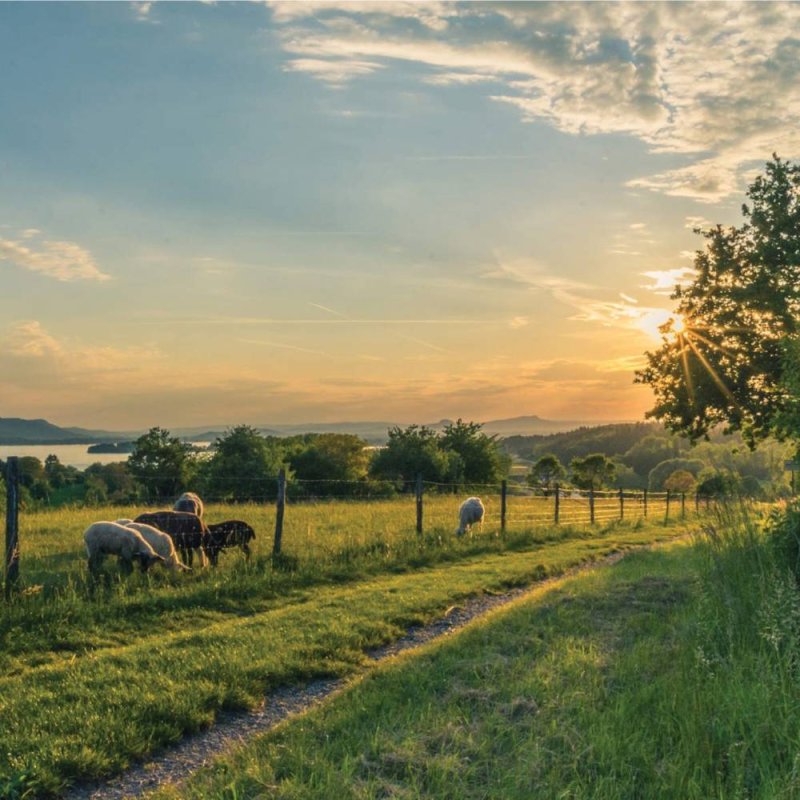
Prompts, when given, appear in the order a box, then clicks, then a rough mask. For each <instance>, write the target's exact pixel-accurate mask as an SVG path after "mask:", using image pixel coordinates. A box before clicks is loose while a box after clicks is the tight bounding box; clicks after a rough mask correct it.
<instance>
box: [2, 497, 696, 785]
mask: <svg viewBox="0 0 800 800" xmlns="http://www.w3.org/2000/svg"><path fill="white" fill-rule="evenodd" d="M359 509H361V510H362V513H363V507H357V506H354V505H352V504H340V505H336V506H335V507H333V508H330V509H328V513H327V514H326V515H325V519H326V521H325V524H331V525H332V526H333V521H334V520H336V521H338V525H339V526H342V529H340V528H339V527H331V529H330V531H329V532H328V534H327V538H325V540H324V542H323V545H324V547H323V545H320V544H319V542H317V541H315V540H314V537H310V538H309V539H308V540H307V544H304V545H302V546H301V544H300V543H301V542H302V541H303V540H302V539H301V538H300V537H299V536H298V535H292V534H290V533H289V532H288V531H290V530H291V529H289V528H287V533H285V542H286V545H287V554H288V556H290V557H291V559H292V561H290V563H293V564H294V568H293V569H289V570H286V569H280V570H279V569H274V568H273V566H272V564H271V561H270V559H269V557H268V552H269V547H270V546H271V542H270V540H269V537H268V536H266V535H264V534H265V530H264V528H265V527H266V523H259V521H258V519H257V514H258V513H265V512H264V510H263V509H261V510H260V511H259V510H258V509H256V508H255V507H253V508H249V507H236V508H220V507H212V508H211V509H210V510H209V517H210V519H211V520H212V521H213V520H215V519H221V518H225V517H226V516H228V517H240V518H244V519H248V520H250V521H253V522H254V523H255V525H256V527H257V530H258V533H259V536H258V538H257V540H256V542H257V545H258V548H259V550H258V551H257V553H256V554H255V556H254V558H253V559H252V560H251V562H250V563H247V562H245V561H244V560H243V559H242V558H241V557H240V556H239V555H235V554H225V555H224V556H223V564H222V566H221V568H220V569H218V570H208V571H205V572H202V573H201V572H197V573H195V574H192V575H190V576H177V577H176V576H170V575H167V574H164V573H158V572H155V571H154V572H153V573H151V574H148V575H146V576H141V575H134V576H132V578H131V579H130V580H126V581H122V580H118V579H113V578H112V579H111V580H110V584H109V586H107V587H101V588H99V589H96V590H95V591H94V592H92V591H91V587H90V585H89V584H88V583H87V582H86V580H85V574H84V570H85V566H84V564H83V559H84V557H83V555H82V553H81V552H80V546H79V543H80V535H81V532H82V530H83V528H84V527H86V525H88V524H89V523H90V522H91V521H94V520H96V519H98V518H99V517H103V516H105V517H112V518H116V517H118V516H125V515H126V514H129V513H130V512H131V511H133V509H113V510H108V509H106V510H102V511H101V512H99V513H98V512H97V511H91V510H88V511H87V510H73V511H72V512H67V511H59V512H49V513H44V514H41V515H26V516H25V517H23V528H22V542H23V548H24V549H23V555H24V559H23V562H22V564H23V570H24V572H23V574H24V575H25V576H26V577H27V576H31V575H34V576H37V577H38V579H39V580H40V581H41V586H42V588H41V590H39V591H35V590H33V591H32V590H31V586H30V584H29V585H28V591H27V593H25V594H23V596H21V597H19V598H18V599H16V600H15V601H14V602H13V603H10V604H7V605H5V606H3V607H2V609H0V636H2V650H1V651H0V674H2V675H3V677H2V678H0V741H2V742H3V745H4V746H3V748H2V749H0V797H1V796H5V797H22V796H46V795H58V794H59V793H61V792H62V791H63V789H64V787H65V786H67V785H69V784H70V783H72V782H74V781H75V780H78V779H82V778H89V777H99V776H104V775H110V774H113V773H115V772H117V771H119V770H121V769H123V768H124V767H125V765H127V764H128V763H129V762H130V760H131V759H134V758H137V757H141V756H144V755H146V754H147V753H149V752H152V751H153V750H154V749H155V748H157V747H159V746H161V745H164V744H167V743H169V742H172V741H175V740H176V739H177V738H179V737H180V736H182V735H184V734H185V733H187V732H190V731H193V730H197V729H199V728H201V727H203V726H206V725H208V724H210V723H211V722H212V721H213V719H214V717H215V715H216V714H217V713H218V712H219V711H220V710H222V709H237V708H245V707H252V706H254V705H255V704H257V703H258V702H259V701H260V699H261V698H262V697H263V694H264V692H265V691H267V690H269V689H270V688H274V687H278V686H282V685H294V684H297V683H299V682H303V681H306V680H309V679H311V678H314V677H317V676H332V675H347V674H352V673H353V672H354V671H357V670H359V669H360V668H361V667H362V665H363V663H364V659H365V657H364V649H365V648H368V647H372V646H376V645H378V644H381V643H384V642H386V641H389V640H391V639H392V638H395V637H396V636H398V635H399V634H400V633H401V632H402V631H403V630H404V629H405V628H406V627H407V626H408V625H409V624H411V623H414V622H421V621H425V620H427V619H430V618H432V617H434V616H437V615H439V614H441V613H442V612H443V611H444V609H446V608H447V607H449V606H450V605H453V604H454V603H457V602H458V601H459V600H460V599H463V598H464V597H466V596H469V595H471V594H475V593H479V592H483V591H499V590H502V589H503V588H505V587H507V586H511V585H520V584H525V583H528V582H530V581H532V580H535V579H537V578H540V577H543V576H545V575H551V574H559V573H560V572H562V571H563V570H565V569H567V568H568V567H570V566H572V565H574V564H578V563H581V562H584V561H587V560H591V559H594V558H598V557H601V556H602V555H604V554H606V553H609V552H614V551H616V550H619V549H621V548H627V547H631V546H634V545H637V544H643V543H646V542H651V541H655V540H659V539H666V538H671V537H674V536H675V535H677V534H679V533H680V532H682V529H681V528H680V527H678V526H670V527H664V526H662V525H652V526H647V525H644V524H641V523H638V524H627V523H626V524H622V525H612V526H608V527H605V528H596V529H588V528H580V529H578V528H569V527H566V526H565V527H562V528H560V529H558V530H556V531H553V530H548V529H532V530H528V531H523V532H518V533H509V534H508V535H506V536H505V537H500V536H495V535H494V532H493V531H491V528H488V526H487V528H488V530H486V531H485V532H484V535H482V536H480V535H476V536H475V537H474V538H471V539H470V538H463V539H457V540H456V539H455V538H453V537H452V534H451V533H449V532H448V531H447V530H445V529H443V528H442V529H439V530H438V531H437V530H436V529H433V530H432V531H431V533H429V534H426V536H423V537H417V536H416V535H415V534H413V533H411V534H410V533H409V532H408V530H407V529H398V530H396V531H393V530H392V529H391V528H388V529H387V530H384V531H381V532H380V536H381V539H380V541H381V542H382V544H381V545H380V546H378V547H376V546H375V541H374V536H375V534H376V533H377V532H375V531H373V532H372V536H373V538H372V539H371V538H370V535H369V533H370V530H372V528H373V527H374V526H375V525H376V524H380V522H379V520H378V521H376V520H377V519H378V518H377V517H372V518H371V519H369V521H368V522H366V523H365V522H363V521H360V520H361V516H360V515H359ZM317 510H318V511H319V509H317ZM389 510H392V509H391V508H390V509H389ZM395 510H396V507H395ZM295 511H296V510H295V509H293V512H295ZM376 513H377V512H376ZM293 517H295V518H296V519H297V518H299V517H300V514H299V512H298V513H293ZM411 523H412V525H413V517H412V520H411ZM320 524H322V523H320ZM320 536H321V534H317V538H319V537H320ZM304 548H305V549H304ZM110 575H113V570H111V572H110ZM28 580H30V578H29V577H28ZM26 793H27V794H26Z"/></svg>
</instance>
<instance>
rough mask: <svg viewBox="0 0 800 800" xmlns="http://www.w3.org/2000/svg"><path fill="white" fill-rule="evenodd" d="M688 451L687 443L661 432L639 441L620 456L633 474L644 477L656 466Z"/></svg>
mask: <svg viewBox="0 0 800 800" xmlns="http://www.w3.org/2000/svg"><path fill="white" fill-rule="evenodd" d="M688 449H689V444H688V442H686V441H685V440H683V439H680V438H678V437H677V436H670V435H669V434H668V433H667V432H666V431H662V432H660V433H659V434H655V433H652V434H648V435H647V436H645V437H643V438H642V439H640V440H639V441H638V442H636V444H634V445H633V446H632V447H631V448H630V449H629V450H628V451H627V452H626V453H625V455H624V456H622V461H623V462H624V463H625V464H627V465H628V466H629V467H631V468H632V469H633V470H634V472H636V473H638V474H639V475H642V476H645V477H646V476H647V475H649V474H650V470H652V469H653V468H654V467H655V466H656V465H658V464H660V463H661V462H662V461H666V460H667V459H669V458H677V457H678V456H680V455H681V454H682V453H684V452H685V451H686V450H688Z"/></svg>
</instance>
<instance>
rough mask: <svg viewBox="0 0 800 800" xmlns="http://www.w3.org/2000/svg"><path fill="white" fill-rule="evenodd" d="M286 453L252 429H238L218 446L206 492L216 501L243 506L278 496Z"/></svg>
mask: <svg viewBox="0 0 800 800" xmlns="http://www.w3.org/2000/svg"><path fill="white" fill-rule="evenodd" d="M282 466H283V451H282V449H281V447H280V446H279V444H278V441H277V440H276V439H274V438H271V439H269V440H268V439H266V438H265V437H264V436H262V435H261V434H260V433H259V432H258V431H257V430H256V429H255V428H252V427H251V426H250V425H238V426H237V427H235V428H231V429H230V430H229V431H226V432H225V434H224V435H223V436H220V437H219V438H218V439H216V441H215V442H214V455H213V456H212V457H211V459H210V460H209V462H208V464H207V465H206V467H205V487H204V488H205V491H206V492H207V493H208V494H209V495H211V496H212V497H214V498H218V499H224V500H233V501H235V502H242V501H247V500H264V499H268V498H269V499H272V498H274V497H275V496H276V494H277V486H278V481H277V478H278V472H279V471H280V469H281V467H282Z"/></svg>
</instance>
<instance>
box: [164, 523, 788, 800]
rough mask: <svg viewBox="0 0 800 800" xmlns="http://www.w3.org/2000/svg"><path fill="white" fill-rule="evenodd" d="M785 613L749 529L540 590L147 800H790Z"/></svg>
mask: <svg viewBox="0 0 800 800" xmlns="http://www.w3.org/2000/svg"><path fill="white" fill-rule="evenodd" d="M798 624H800V602H799V601H798V592H797V587H796V585H795V583H794V578H793V576H791V575H790V574H789V573H788V572H787V571H786V570H785V568H784V565H783V564H782V563H781V562H780V560H779V559H777V558H775V555H774V553H773V552H771V549H770V546H769V543H767V542H765V541H764V539H763V538H761V537H760V536H759V535H757V534H755V533H754V532H753V531H752V530H745V531H741V530H739V531H733V532H732V533H730V534H722V535H719V536H717V540H716V541H711V542H709V541H701V542H698V543H696V544H695V546H687V545H686V544H682V545H674V546H669V547H668V548H667V549H663V548H662V549H659V550H657V551H649V552H638V553H634V554H631V555H629V556H628V557H627V558H626V559H624V560H623V561H622V562H620V563H619V564H617V565H615V566H613V567H609V568H607V569H603V570H599V571H595V572H592V573H584V574H581V575H580V576H578V577H572V578H569V579H564V580H562V581H561V582H559V583H557V584H556V585H551V586H547V587H542V588H541V589H540V590H538V591H536V592H535V593H534V594H533V595H530V596H528V597H526V598H525V599H523V600H520V601H517V602H516V603H514V604H513V605H512V606H510V607H506V608H504V609H501V610H498V611H496V612H493V613H492V614H491V615H490V616H489V617H488V618H487V619H485V620H484V621H481V622H477V623H474V624H473V625H472V626H471V627H470V628H469V629H467V630H465V631H464V632H462V633H460V634H458V635H457V636H455V637H451V638H449V639H446V640H444V641H440V642H436V643H433V644H431V645H428V646H427V647H426V648H425V649H424V650H423V652H422V653H421V654H420V653H414V654H405V655H402V656H399V657H398V658H396V659H394V660H393V661H392V662H391V663H389V664H388V665H384V666H382V667H379V668H378V669H377V670H375V671H373V672H372V673H371V674H369V675H368V676H367V677H365V678H364V679H362V680H360V681H357V682H356V683H355V684H354V685H353V686H351V688H350V689H349V691H347V692H345V693H342V694H340V695H338V696H337V697H335V698H333V699H331V700H329V701H328V702H327V703H326V704H325V705H323V706H322V707H319V708H317V709H314V710H312V711H310V712H308V713H306V714H305V715H302V716H300V717H299V718H296V719H294V720H291V721H289V722H287V723H284V724H282V725H281V726H279V727H278V728H277V729H276V730H275V731H273V732H271V733H269V734H266V735H262V736H259V737H257V738H255V739H254V740H252V741H251V742H250V743H248V744H247V745H245V746H243V747H240V748H238V749H236V750H234V751H233V752H231V753H229V754H227V755H226V756H224V757H222V758H220V759H218V760H217V761H216V762H215V763H214V764H213V765H211V766H210V767H208V768H204V769H202V770H201V771H200V772H198V773H197V774H195V775H194V776H193V777H192V778H190V779H189V780H188V781H187V783H186V784H185V785H184V786H182V787H179V788H178V787H174V786H173V787H164V788H162V789H161V790H160V791H158V792H156V793H155V795H153V798H154V800H189V799H190V798H191V799H197V800H199V799H200V798H204V799H206V798H219V800H254V799H255V798H264V797H274V798H281V800H290V798H291V799H292V800H294V799H299V798H319V799H320V800H323V798H331V797H337V798H359V800H360V799H362V798H387V797H393V798H406V799H409V800H410V799H411V798H431V797H435V798H453V800H469V799H470V798H475V800H478V798H480V800H484V799H487V798H497V800H530V798H582V799H583V798H585V800H590V798H591V799H593V800H598V799H602V800H633V798H642V799H643V800H649V799H650V798H653V799H655V798H659V800H661V799H662V798H664V800H708V798H720V800H721V799H722V798H726V799H727V798H763V800H776V799H777V798H786V799H787V800H788V798H795V797H798V796H800V757H798V755H797V753H798V744H800V674H799V671H798V655H800V644H798Z"/></svg>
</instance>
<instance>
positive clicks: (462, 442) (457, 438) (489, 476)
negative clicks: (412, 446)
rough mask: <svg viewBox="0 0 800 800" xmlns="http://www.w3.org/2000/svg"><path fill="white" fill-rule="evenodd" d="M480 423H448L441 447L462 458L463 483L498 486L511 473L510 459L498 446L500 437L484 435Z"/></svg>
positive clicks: (441, 438) (441, 437)
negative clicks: (509, 469) (509, 471)
mask: <svg viewBox="0 0 800 800" xmlns="http://www.w3.org/2000/svg"><path fill="white" fill-rule="evenodd" d="M482 427H483V425H481V424H480V423H479V422H464V421H463V420H461V419H459V420H458V421H456V422H452V423H448V424H447V425H445V427H444V431H443V432H442V435H441V436H440V437H439V448H440V449H442V450H444V451H445V452H451V453H456V454H457V455H458V456H459V458H460V459H461V465H462V468H463V473H462V475H461V481H459V482H463V483H466V484H479V483H497V482H498V481H500V480H501V479H502V478H503V477H504V475H506V473H507V472H508V466H509V459H508V457H507V456H504V455H503V454H502V453H501V452H500V450H499V447H498V444H497V437H495V436H487V435H486V434H485V433H482V432H481V428H482Z"/></svg>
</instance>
